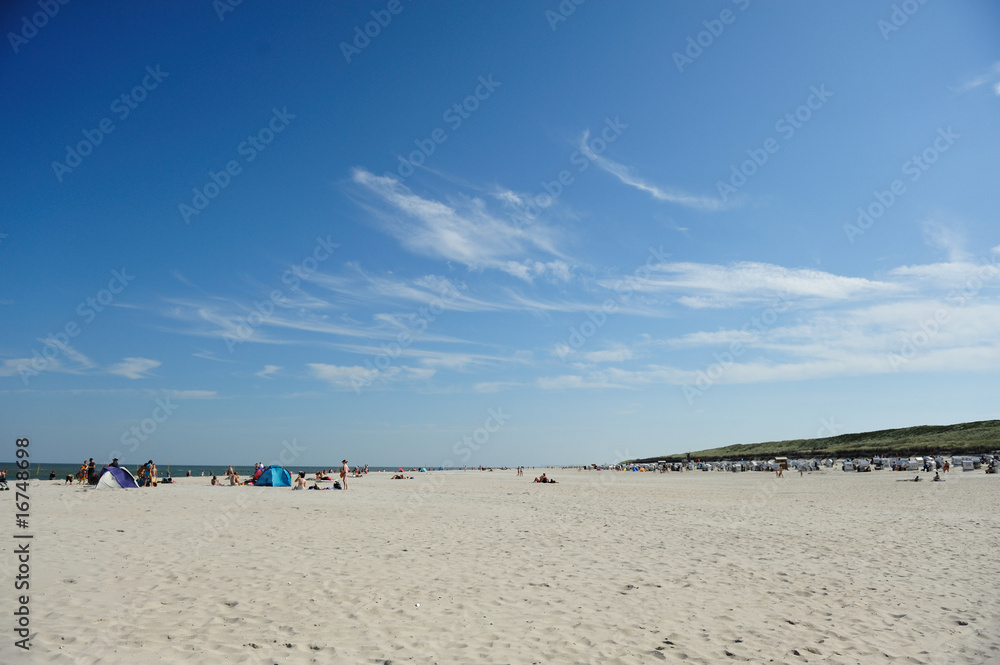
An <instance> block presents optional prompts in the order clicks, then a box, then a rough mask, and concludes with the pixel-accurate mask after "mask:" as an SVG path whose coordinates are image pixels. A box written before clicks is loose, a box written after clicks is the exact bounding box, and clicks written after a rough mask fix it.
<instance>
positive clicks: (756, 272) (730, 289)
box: [601, 261, 903, 309]
mask: <svg viewBox="0 0 1000 665" xmlns="http://www.w3.org/2000/svg"><path fill="white" fill-rule="evenodd" d="M601 284H602V286H605V287H607V288H612V287H613V283H612V282H611V281H609V280H603V281H602V282H601ZM629 286H630V287H631V288H632V289H633V290H635V291H637V292H649V293H656V292H674V293H683V294H684V295H681V296H678V298H677V301H678V302H679V303H681V304H683V305H685V306H687V307H690V308H693V309H703V308H722V307H730V306H733V305H738V304H741V303H752V302H761V301H765V300H773V299H775V298H782V297H801V298H816V299H821V300H846V299H849V298H857V297H860V296H866V295H877V294H882V295H885V294H889V293H896V292H899V291H900V290H902V288H903V287H902V286H901V285H899V284H896V283H891V282H880V281H873V280H869V279H865V278H863V277H844V276H841V275H834V274H832V273H828V272H823V271H821V270H814V269H811V268H785V267H783V266H778V265H774V264H771V263H756V262H749V261H745V262H740V263H733V264H730V265H717V264H710V263H661V264H658V265H657V266H655V267H654V268H653V269H652V270H651V273H650V276H649V277H646V278H642V279H638V278H637V279H635V280H633V281H632V282H630V283H629Z"/></svg>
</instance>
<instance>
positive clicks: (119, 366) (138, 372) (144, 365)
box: [108, 358, 161, 379]
mask: <svg viewBox="0 0 1000 665" xmlns="http://www.w3.org/2000/svg"><path fill="white" fill-rule="evenodd" d="M160 365H161V363H160V361H159V360H152V359H150V358H123V359H122V362H120V363H116V364H114V365H112V366H111V367H109V368H108V373H109V374H116V375H118V376H124V377H125V378H126V379H146V378H149V372H150V371H151V370H154V369H156V368H157V367H159V366H160Z"/></svg>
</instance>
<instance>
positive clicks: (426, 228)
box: [352, 168, 565, 280]
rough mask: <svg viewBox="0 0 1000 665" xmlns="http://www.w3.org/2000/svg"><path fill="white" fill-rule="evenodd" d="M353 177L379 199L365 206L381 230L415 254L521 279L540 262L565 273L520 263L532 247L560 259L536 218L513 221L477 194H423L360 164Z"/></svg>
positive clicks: (559, 266) (562, 267) (551, 233)
mask: <svg viewBox="0 0 1000 665" xmlns="http://www.w3.org/2000/svg"><path fill="white" fill-rule="evenodd" d="M352 180H353V181H354V182H355V183H356V184H358V185H361V186H362V187H364V188H365V190H366V191H367V192H368V193H369V194H370V195H373V196H374V197H376V199H377V200H378V204H379V205H378V206H368V208H369V210H370V211H371V212H372V213H373V214H374V215H375V216H376V218H377V219H378V220H379V221H380V225H381V228H382V229H383V230H384V231H385V232H386V233H388V234H389V235H391V236H393V237H394V238H396V239H397V240H398V241H399V242H400V244H402V246H403V247H404V248H406V249H407V250H408V251H410V252H413V253H414V254H419V255H421V256H428V257H431V258H437V259H444V260H447V261H456V262H458V263H461V264H463V265H465V266H467V267H468V268H469V269H471V270H482V269H484V268H492V269H497V270H501V271H503V272H506V273H508V274H511V275H513V276H515V277H518V278H520V279H525V280H530V278H531V277H532V272H533V271H534V272H537V271H538V267H539V266H541V267H542V268H543V269H548V270H551V271H552V272H553V273H554V274H560V275H561V274H564V272H565V264H564V263H563V264H559V263H555V264H554V265H551V266H550V265H548V264H547V263H545V262H540V261H532V262H531V263H529V264H525V263H523V259H522V258H521V257H524V256H525V255H526V254H529V253H530V252H532V251H534V252H541V253H544V254H548V255H550V256H553V257H556V258H562V257H561V253H560V252H559V251H558V250H557V249H556V246H555V235H556V234H555V233H554V231H552V230H551V229H549V228H548V227H546V226H545V225H544V224H542V223H541V222H539V221H535V222H534V223H533V224H530V225H518V224H515V223H514V222H513V221H512V220H509V219H505V218H504V217H503V216H501V215H500V214H498V213H496V212H495V211H492V210H490V208H489V206H488V205H487V203H486V201H485V200H484V199H482V198H479V197H456V198H454V199H452V200H448V201H436V200H433V199H429V198H424V197H422V196H419V195H417V194H415V193H414V192H413V191H411V190H410V189H409V188H408V187H407V186H406V185H403V184H402V183H400V182H399V181H398V180H395V179H394V178H391V177H388V176H377V175H374V174H372V173H370V172H369V171H366V170H365V169H362V168H356V169H354V171H353V174H352ZM526 266H527V268H526Z"/></svg>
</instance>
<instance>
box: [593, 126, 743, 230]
mask: <svg viewBox="0 0 1000 665" xmlns="http://www.w3.org/2000/svg"><path fill="white" fill-rule="evenodd" d="M589 138H590V130H589V129H588V130H587V131H585V132H584V133H583V137H582V138H581V139H580V152H582V153H583V154H584V155H585V156H586V157H587V158H588V159H589V160H591V161H592V162H594V164H596V165H597V166H599V167H600V168H601V169H603V170H604V171H607V172H608V173H610V174H611V175H613V176H615V177H616V178H618V179H619V180H620V181H621V182H622V183H623V184H626V185H628V186H629V187H635V188H636V189H638V190H640V191H643V192H646V193H647V194H649V195H650V196H652V197H653V198H654V199H656V200H658V201H668V202H670V203H676V204H678V205H682V206H686V207H688V208H694V209H695V210H707V211H716V210H725V209H726V208H727V207H728V206H727V205H726V204H725V203H724V202H723V201H722V200H720V199H717V198H714V197H711V196H695V195H694V194H688V193H686V192H683V191H681V190H679V189H674V188H666V187H660V186H657V185H654V184H652V183H650V182H648V181H646V180H643V179H642V178H640V177H639V176H638V175H636V173H635V170H634V169H633V168H631V167H629V166H625V165H624V164H619V163H618V162H615V161H612V160H610V159H608V158H607V157H603V156H601V155H598V154H597V153H595V152H594V151H593V150H591V149H590V146H588V145H587V141H588V139H589Z"/></svg>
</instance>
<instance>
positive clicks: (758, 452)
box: [631, 420, 1000, 463]
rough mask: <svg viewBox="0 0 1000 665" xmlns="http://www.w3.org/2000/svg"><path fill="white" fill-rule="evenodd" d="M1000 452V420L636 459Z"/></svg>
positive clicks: (736, 458)
mask: <svg viewBox="0 0 1000 665" xmlns="http://www.w3.org/2000/svg"><path fill="white" fill-rule="evenodd" d="M996 450H1000V420H981V421H978V422H972V423H958V424H957V425H921V426H919V427H904V428H901V429H884V430H879V431H877V432H859V433H857V434H840V435H838V436H829V437H825V438H822V439H795V440H792V441H767V442H764V443H745V444H736V445H732V446H724V447H722V448H709V449H708V450H698V451H692V452H691V453H690V454H687V453H682V454H676V453H675V454H672V455H660V456H657V457H647V458H643V459H636V460H631V461H633V462H638V463H645V462H655V461H657V460H669V461H680V460H684V459H687V458H688V456H689V455H690V459H701V460H705V461H714V460H722V459H728V460H739V459H768V458H771V457H778V456H786V457H871V456H873V455H883V456H897V455H898V456H901V457H906V456H910V455H924V454H927V453H934V454H937V453H941V454H945V455H958V454H968V455H972V454H977V453H988V452H993V451H996Z"/></svg>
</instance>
